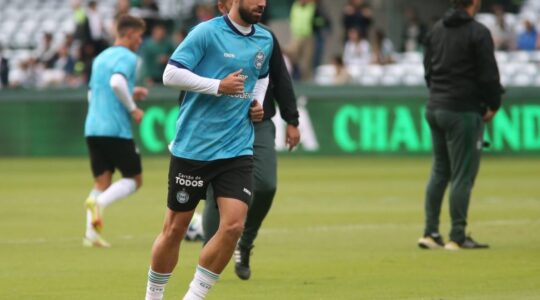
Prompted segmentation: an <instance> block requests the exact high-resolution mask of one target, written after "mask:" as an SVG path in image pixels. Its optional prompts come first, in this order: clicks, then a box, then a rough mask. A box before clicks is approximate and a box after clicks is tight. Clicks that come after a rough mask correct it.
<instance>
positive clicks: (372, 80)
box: [357, 75, 380, 86]
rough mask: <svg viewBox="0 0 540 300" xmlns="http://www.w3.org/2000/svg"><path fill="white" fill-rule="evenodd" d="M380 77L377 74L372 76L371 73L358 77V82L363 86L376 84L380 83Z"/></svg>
mask: <svg viewBox="0 0 540 300" xmlns="http://www.w3.org/2000/svg"><path fill="white" fill-rule="evenodd" d="M379 82H380V80H379V77H376V76H370V75H362V76H360V77H359V78H358V81H357V83H359V84H360V85H363V86H376V85H379Z"/></svg>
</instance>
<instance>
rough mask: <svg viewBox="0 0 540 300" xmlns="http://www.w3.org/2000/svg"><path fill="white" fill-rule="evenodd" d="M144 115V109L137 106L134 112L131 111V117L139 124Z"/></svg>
mask: <svg viewBox="0 0 540 300" xmlns="http://www.w3.org/2000/svg"><path fill="white" fill-rule="evenodd" d="M143 116H144V111H143V110H142V109H140V108H135V109H134V110H133V111H132V112H131V118H132V119H133V121H135V123H137V124H140V123H141V120H142V118H143Z"/></svg>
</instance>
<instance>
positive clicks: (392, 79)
mask: <svg viewBox="0 0 540 300" xmlns="http://www.w3.org/2000/svg"><path fill="white" fill-rule="evenodd" d="M400 84H401V77H400V76H394V75H385V76H383V77H382V78H381V85H383V86H396V85H400Z"/></svg>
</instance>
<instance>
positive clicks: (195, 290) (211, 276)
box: [184, 265, 219, 300]
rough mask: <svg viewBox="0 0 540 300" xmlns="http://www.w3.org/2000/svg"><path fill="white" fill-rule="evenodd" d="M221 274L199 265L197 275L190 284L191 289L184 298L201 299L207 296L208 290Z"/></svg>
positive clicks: (187, 299)
mask: <svg viewBox="0 0 540 300" xmlns="http://www.w3.org/2000/svg"><path fill="white" fill-rule="evenodd" d="M218 279H219V274H216V273H213V272H211V271H209V270H207V269H205V268H203V267H201V266H200V265H197V269H196V270H195V276H193V280H192V281H191V283H190V284H189V290H188V291H187V294H186V295H185V296H184V300H201V299H204V297H206V294H208V291H209V290H210V288H212V286H214V284H215V283H216V282H217V281H218Z"/></svg>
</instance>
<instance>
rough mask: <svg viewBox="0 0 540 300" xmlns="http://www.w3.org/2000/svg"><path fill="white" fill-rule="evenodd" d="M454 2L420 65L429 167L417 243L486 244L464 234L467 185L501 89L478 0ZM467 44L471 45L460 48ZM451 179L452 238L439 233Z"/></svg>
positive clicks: (448, 246) (469, 246)
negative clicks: (430, 155) (425, 97)
mask: <svg viewBox="0 0 540 300" xmlns="http://www.w3.org/2000/svg"><path fill="white" fill-rule="evenodd" d="M450 2H451V3H452V5H453V8H452V9H450V10H449V11H448V12H447V13H446V14H445V16H444V18H443V19H442V20H440V21H439V22H437V23H436V24H435V26H434V27H433V29H432V30H431V32H430V33H429V34H428V36H427V39H426V54H425V58H424V65H425V71H426V82H427V85H428V87H429V89H430V96H429V101H428V104H427V111H426V118H427V121H428V123H429V127H430V129H431V137H432V144H433V155H434V159H433V167H432V171H431V178H430V180H429V183H428V186H427V191H426V199H425V213H426V227H425V231H424V236H423V237H422V238H420V240H419V241H418V246H420V247H421V248H424V249H436V248H441V247H443V246H444V248H445V249H448V250H458V249H480V248H488V245H486V244H481V243H478V242H476V241H474V240H473V239H472V238H471V237H470V236H466V234H465V227H466V226H467V213H468V209H469V201H470V197H471V191H472V188H473V185H474V180H475V178H476V174H477V173H478V168H479V166H480V155H481V152H482V146H483V136H484V122H489V121H491V120H492V119H493V116H494V115H495V113H496V112H497V110H498V109H499V107H500V106H501V95H502V93H503V89H502V87H501V84H500V82H499V70H498V67H497V63H496V61H495V54H494V47H493V39H492V37H491V34H490V32H489V30H488V29H487V28H486V27H485V26H484V25H481V24H480V23H478V22H476V21H475V20H474V19H473V18H474V16H475V15H476V13H477V12H478V10H479V9H480V5H481V2H482V1H481V0H451V1H450ZM463 49H471V51H463ZM449 182H451V185H450V199H449V200H450V216H451V219H452V227H451V231H450V241H449V242H448V243H447V244H446V245H445V244H444V242H443V239H442V237H441V235H440V234H439V217H440V213H441V205H442V200H443V197H444V192H445V190H446V187H447V185H448V183H449Z"/></svg>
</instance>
